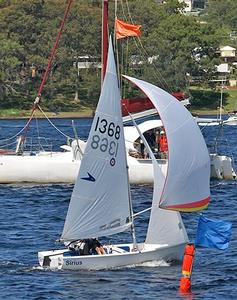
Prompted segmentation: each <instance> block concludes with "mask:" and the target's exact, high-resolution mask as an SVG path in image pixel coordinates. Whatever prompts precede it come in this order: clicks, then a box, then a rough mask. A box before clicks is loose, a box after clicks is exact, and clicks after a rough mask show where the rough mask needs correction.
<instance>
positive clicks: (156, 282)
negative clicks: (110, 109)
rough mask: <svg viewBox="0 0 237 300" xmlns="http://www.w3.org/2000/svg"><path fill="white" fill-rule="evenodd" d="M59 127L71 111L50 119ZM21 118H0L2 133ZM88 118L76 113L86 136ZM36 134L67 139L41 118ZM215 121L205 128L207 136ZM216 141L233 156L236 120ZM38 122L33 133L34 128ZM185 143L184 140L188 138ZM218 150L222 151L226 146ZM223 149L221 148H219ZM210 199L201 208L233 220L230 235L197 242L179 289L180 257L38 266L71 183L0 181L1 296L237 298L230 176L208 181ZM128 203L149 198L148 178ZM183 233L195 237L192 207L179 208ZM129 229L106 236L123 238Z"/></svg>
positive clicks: (236, 226)
mask: <svg viewBox="0 0 237 300" xmlns="http://www.w3.org/2000/svg"><path fill="white" fill-rule="evenodd" d="M54 122H55V124H56V125H57V126H59V128H60V130H62V131H63V132H65V133H66V134H67V135H70V136H73V130H72V128H71V121H70V120H69V119H65V120H60V119H56V120H54ZM24 124H25V121H24V120H14V121H13V120H0V138H3V137H4V138H6V137H10V136H12V135H14V134H16V133H17V132H18V131H19V130H20V129H21V128H22V126H23V125H24ZM90 124H91V120H90V119H80V120H79V119H76V120H75V125H76V128H77V131H78V135H79V136H80V137H82V138H86V137H87V135H88V132H89V129H90ZM39 125H40V126H39V128H40V130H41V131H40V135H44V136H47V137H49V138H53V139H54V141H55V138H57V139H56V141H55V150H56V148H57V146H59V145H61V144H63V143H65V138H64V137H62V136H60V135H59V134H57V132H55V130H54V129H52V128H51V127H50V126H49V125H48V123H47V122H46V121H45V120H40V121H39ZM216 131H217V129H216V128H214V127H212V128H211V127H209V128H206V129H205V131H204V135H205V138H206V140H207V143H208V144H212V142H213V140H214V138H215V136H216ZM224 131H225V138H224V141H223V142H222V147H224V146H225V149H224V150H225V152H226V153H228V154H229V155H233V157H234V158H235V160H236V161H237V147H236V137H237V127H230V126H229V127H225V128H224ZM36 132H37V131H36V129H34V130H33V133H30V134H36ZM187 147H188V145H187ZM224 150H223V151H224ZM220 151H221V149H220ZM211 186H212V188H211V192H212V202H211V204H210V206H209V208H208V209H207V210H206V211H205V212H204V215H205V216H207V217H209V218H214V219H220V220H227V221H231V222H232V224H233V231H232V240H231V244H230V247H229V249H228V250H226V251H217V250H207V249H197V252H196V256H195V263H194V268H193V276H192V293H190V294H188V295H180V294H179V292H178V287H179V279H180V277H181V265H179V264H175V265H168V264H165V263H162V262H161V263H160V264H161V265H160V266H157V265H155V264H150V265H149V266H146V267H136V268H134V267H131V268H122V269H118V270H113V271H90V272H89V271H80V272H72V271H70V272H69V271H67V272H66V271H54V272H53V271H49V270H46V271H45V270H41V269H40V268H39V267H38V261H37V252H38V251H42V250H48V249H53V248H55V249H56V248H57V247H59V245H57V243H55V240H56V239H57V238H59V236H60V233H61V231H62V228H63V223H64V219H65V215H66V212H67V207H68V203H69V199H70V195H71V192H72V188H73V186H72V185H50V184H49V185H32V184H27V185H26V184H24V185H14V184H11V185H0V199H1V201H0V276H1V280H0V291H1V292H0V299H37V300H44V299H236V297H237V296H236V294H237V242H236V236H237V209H236V207H237V197H236V194H237V193H236V191H237V189H236V187H237V182H235V181H212V182H211ZM132 197H133V199H134V210H135V211H136V212H137V211H140V210H142V209H144V208H146V207H149V206H150V203H151V198H152V187H151V186H142V185H140V186H132ZM148 217H149V213H147V214H145V216H144V218H138V219H137V221H136V228H137V235H138V240H139V241H142V239H143V238H144V237H145V234H146V226H147V222H148ZM183 217H184V222H185V224H186V227H187V230H188V233H189V237H190V239H191V240H193V239H194V236H195V230H196V225H197V220H198V215H197V214H195V213H191V214H188V215H186V214H185V215H184V216H183ZM127 239H128V234H126V233H123V234H121V235H118V236H116V237H113V238H112V237H111V240H112V241H115V242H124V241H127Z"/></svg>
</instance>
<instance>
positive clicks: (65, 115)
mask: <svg viewBox="0 0 237 300" xmlns="http://www.w3.org/2000/svg"><path fill="white" fill-rule="evenodd" d="M189 111H190V113H191V114H192V115H194V116H195V117H201V116H208V115H217V116H218V115H219V111H217V110H196V109H193V110H192V109H190V110H189ZM27 114H28V115H27ZM30 114H31V111H29V112H27V111H22V112H21V111H19V112H17V113H14V114H11V113H9V114H8V113H6V114H5V115H4V113H3V116H1V111H0V120H26V119H29V118H30ZM45 114H46V115H47V117H48V118H49V119H73V118H76V119H86V118H87V119H89V118H93V116H94V112H93V111H88V112H79V111H78V112H59V113H54V112H47V113H45ZM222 115H223V116H225V115H228V113H226V112H225V113H224V112H223V113H222ZM34 118H37V119H46V118H45V116H44V115H42V114H41V113H38V112H37V113H36V114H35V116H34Z"/></svg>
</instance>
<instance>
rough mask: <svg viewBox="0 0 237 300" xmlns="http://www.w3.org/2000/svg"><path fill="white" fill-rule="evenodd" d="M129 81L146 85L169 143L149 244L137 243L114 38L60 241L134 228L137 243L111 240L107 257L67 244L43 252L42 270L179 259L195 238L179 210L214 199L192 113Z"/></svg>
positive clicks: (157, 186)
mask: <svg viewBox="0 0 237 300" xmlns="http://www.w3.org/2000/svg"><path fill="white" fill-rule="evenodd" d="M126 78H127V79H128V80H130V81H131V82H133V83H134V84H136V85H137V86H138V87H139V88H141V89H142V90H143V91H144V92H145V94H146V95H147V96H148V97H149V99H150V100H151V101H152V102H153V104H154V105H155V107H156V109H158V112H159V113H160V116H161V118H162V121H163V124H164V126H165V129H166V133H167V137H168V145H169V165H168V172H167V176H166V177H165V176H164V175H163V173H162V172H161V170H160V168H159V165H158V164H157V163H156V160H155V158H154V157H152V159H153V166H154V193H153V201H152V207H151V213H150V220H149V225H148V229H147V235H146V239H145V241H144V242H143V243H137V241H136V232H135V227H134V213H133V210H132V201H131V195H130V186H129V180H128V173H127V162H126V151H125V141H124V133H123V130H122V126H123V122H122V113H121V105H120V101H121V98H120V91H119V87H118V78H117V72H116V64H115V59H114V54H113V47H112V41H111V39H110V42H109V50H108V61H107V69H106V73H105V79H104V82H103V86H102V90H101V95H100V99H99V102H98V106H97V109H96V113H95V117H94V120H93V123H92V126H91V131H90V134H89V138H88V142H87V145H86V149H85V153H84V155H83V158H82V161H81V167H80V170H79V173H78V177H77V180H76V183H75V186H74V189H73V192H72V196H71V200H70V204H69V208H68V212H67V216H66V220H65V224H64V228H63V231H62V235H61V237H60V242H62V243H63V244H64V245H68V244H69V243H71V242H73V241H77V240H83V239H87V238H95V237H97V238H99V237H106V236H110V235H114V234H118V233H120V232H123V231H126V230H131V233H132V241H131V242H130V243H126V244H118V245H111V244H110V245H104V246H103V247H104V250H105V253H106V254H104V255H79V254H78V252H76V251H72V250H71V249H70V248H67V247H66V248H64V249H59V250H50V251H43V252H38V258H39V264H40V265H41V266H42V267H46V268H50V269H70V270H80V269H85V270H95V269H96V270H100V269H108V268H109V269H110V268H116V267H126V266H129V265H137V264H142V263H145V262H152V261H159V260H169V261H170V260H179V259H181V257H182V254H183V248H184V245H185V244H186V243H187V242H188V236H187V233H186V229H185V227H184V224H183V222H182V218H181V215H180V213H179V212H178V211H177V210H181V211H190V210H191V211H193V210H200V209H202V208H205V207H206V206H207V205H208V203H209V199H210V190H209V178H210V161H209V155H208V151H207V148H206V144H205V142H204V139H203V137H202V134H201V132H200V130H199V128H198V126H197V124H196V122H195V121H194V120H193V118H192V116H191V114H189V112H188V111H187V110H186V109H185V108H184V106H183V105H182V104H180V103H179V102H178V101H177V100H176V99H175V98H173V97H172V96H171V95H169V94H168V93H167V92H165V91H163V90H161V89H160V88H158V87H156V86H154V85H151V84H149V83H147V82H145V81H142V80H137V79H135V78H131V77H126ZM187 139H188V140H189V143H190V147H189V148H188V149H187V147H186V146H185V145H186V143H184V142H186V140H187ZM147 146H148V145H147ZM171 210H172V211H171Z"/></svg>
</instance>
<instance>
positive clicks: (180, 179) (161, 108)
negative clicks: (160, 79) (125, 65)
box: [124, 76, 210, 211]
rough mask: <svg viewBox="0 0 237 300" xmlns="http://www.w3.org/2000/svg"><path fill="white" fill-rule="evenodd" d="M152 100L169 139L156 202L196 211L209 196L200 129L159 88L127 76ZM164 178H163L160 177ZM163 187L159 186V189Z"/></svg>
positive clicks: (203, 206) (206, 166)
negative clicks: (165, 172) (164, 173)
mask: <svg viewBox="0 0 237 300" xmlns="http://www.w3.org/2000/svg"><path fill="white" fill-rule="evenodd" d="M124 77H125V78H127V79H128V80H130V81H131V82H133V83H134V84H135V85H137V86H138V87H139V88H140V89H141V90H142V91H143V92H144V93H145V94H146V95H147V96H148V98H149V99H150V100H151V101H152V103H153V104H154V106H155V108H156V109H157V111H158V113H159V115H160V118H161V120H162V122H163V125H164V128H165V131H166V135H167V140H168V170H167V176H166V179H165V181H164V182H163V185H160V186H157V185H156V184H155V187H157V188H158V189H159V191H157V195H159V197H160V199H156V205H158V201H159V202H160V203H159V206H160V207H161V208H165V209H171V210H179V211H195V210H200V209H203V208H205V207H206V206H207V205H208V203H209V200H210V185H209V181H210V158H209V154H208V150H207V147H206V143H205V141H204V138H203V136H202V133H201V131H200V129H199V127H198V125H197V123H196V122H195V120H194V118H193V117H192V115H191V114H190V113H189V111H188V110H187V109H186V108H185V107H184V106H183V105H182V104H181V103H180V102H179V101H177V99H176V98H174V97H173V96H171V95H170V94H168V93H167V92H165V91H163V90H162V89H160V88H158V87H156V86H154V85H152V84H150V83H147V82H145V81H142V80H138V79H135V78H132V77H129V76H124ZM163 180H164V179H163ZM161 189H162V190H161Z"/></svg>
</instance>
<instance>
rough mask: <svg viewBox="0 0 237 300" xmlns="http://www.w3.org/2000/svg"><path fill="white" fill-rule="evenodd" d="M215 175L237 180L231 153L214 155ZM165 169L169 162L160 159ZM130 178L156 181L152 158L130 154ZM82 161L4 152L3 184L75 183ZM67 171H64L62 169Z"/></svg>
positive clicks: (139, 181)
mask: <svg viewBox="0 0 237 300" xmlns="http://www.w3.org/2000/svg"><path fill="white" fill-rule="evenodd" d="M210 156H211V178H216V179H235V178H236V174H235V172H234V170H233V166H232V160H231V158H229V157H227V156H220V155H216V154H211V155H210ZM158 162H159V164H160V166H161V169H162V172H163V173H164V174H165V173H166V171H167V161H166V160H165V159H159V160H158ZM128 166H129V181H130V183H132V184H153V166H152V162H151V160H150V159H136V158H134V157H130V156H128ZM79 167H80V160H74V159H72V153H71V152H52V153H51V152H41V153H39V154H38V155H36V156H30V155H25V156H24V155H23V156H17V155H1V156H0V183H21V182H28V183H32V182H34V183H74V182H75V180H76V176H77V174H78V171H79ZM62 170H63V172H62Z"/></svg>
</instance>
